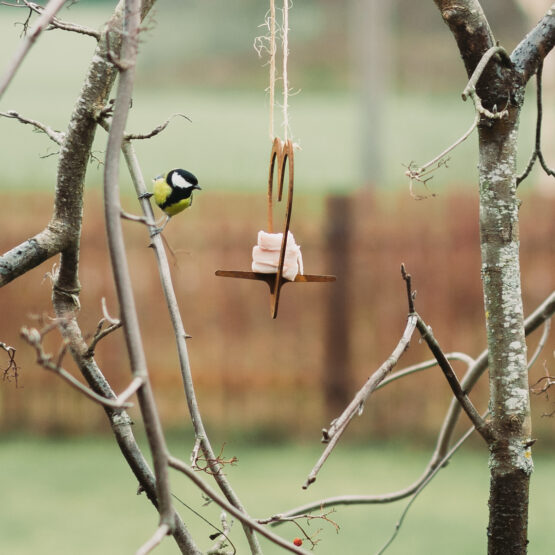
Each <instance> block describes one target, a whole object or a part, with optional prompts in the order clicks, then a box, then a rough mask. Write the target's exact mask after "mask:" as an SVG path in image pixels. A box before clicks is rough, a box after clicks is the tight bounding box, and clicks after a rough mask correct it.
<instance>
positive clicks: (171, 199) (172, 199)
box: [160, 187, 193, 210]
mask: <svg viewBox="0 0 555 555" xmlns="http://www.w3.org/2000/svg"><path fill="white" fill-rule="evenodd" d="M192 194H193V188H192V187H187V188H186V189H185V188H184V187H174V188H173V189H172V192H171V193H170V195H169V196H168V198H167V199H166V200H165V201H164V204H161V205H160V208H161V209H162V210H164V208H167V207H168V206H171V205H172V204H176V203H178V202H179V201H180V200H183V199H187V198H189V197H190V196H191V195H192ZM191 204H193V199H192V198H191Z"/></svg>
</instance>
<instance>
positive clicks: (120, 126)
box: [104, 0, 175, 530]
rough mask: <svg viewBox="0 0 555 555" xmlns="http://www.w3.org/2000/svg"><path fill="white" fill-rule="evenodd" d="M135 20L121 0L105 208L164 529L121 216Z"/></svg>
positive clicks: (156, 429) (160, 458) (162, 483)
mask: <svg viewBox="0 0 555 555" xmlns="http://www.w3.org/2000/svg"><path fill="white" fill-rule="evenodd" d="M139 24H140V1H139V0H126V2H125V17H124V26H123V29H124V33H123V38H122V46H121V57H122V59H123V60H124V61H125V66H124V69H123V70H121V72H120V77H119V82H118V92H117V97H116V101H115V103H114V116H113V118H112V124H111V126H110V132H109V135H108V144H107V147H106V161H105V166H104V208H105V215H106V229H107V233H108V247H109V252H110V260H111V263H112V269H113V272H114V282H115V286H116V292H117V297H118V301H119V306H120V313H121V320H122V322H123V330H124V336H125V341H126V345H127V352H128V355H129V360H130V364H131V371H132V373H133V376H134V377H135V378H140V379H141V380H142V387H141V388H140V389H139V390H138V391H137V396H138V399H139V406H140V409H141V414H142V416H143V420H144V422H145V429H146V433H147V438H148V442H149V446H150V451H151V453H152V457H153V462H154V474H155V476H156V491H157V497H158V511H159V513H160V526H167V527H168V529H169V530H172V529H173V525H174V521H175V509H174V508H173V505H172V499H171V490H170V484H169V474H168V455H167V454H168V449H167V446H166V442H165V438H164V433H163V431H162V425H161V423H160V417H159V414H158V411H157V408H156V403H155V400H154V395H153V393H152V388H151V386H150V381H149V377H148V370H147V365H146V357H145V353H144V349H143V343H142V339H141V332H140V329H139V321H138V317H137V311H136V308H135V299H134V297H133V287H132V283H131V277H130V274H129V267H128V264H127V257H126V253H125V243H124V240H123V231H122V228H121V220H120V213H121V206H120V201H119V188H118V177H119V175H118V174H119V158H120V150H121V145H122V141H123V137H124V132H125V124H126V122H127V115H128V113H129V107H130V103H131V97H132V92H133V82H134V78H135V61H136V57H137V47H138V32H139Z"/></svg>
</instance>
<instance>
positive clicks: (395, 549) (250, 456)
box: [0, 438, 555, 555]
mask: <svg viewBox="0 0 555 555" xmlns="http://www.w3.org/2000/svg"><path fill="white" fill-rule="evenodd" d="M190 447H191V444H190V442H189V441H183V442H182V443H181V442H176V441H175V440H174V441H172V442H171V448H172V451H173V452H174V453H175V454H177V455H179V456H181V457H183V458H188V454H189V449H190ZM319 453H320V447H319V446H318V445H317V444H316V443H315V445H313V446H310V447H308V446H305V445H278V446H261V447H254V446H252V445H251V446H248V445H243V444H237V445H233V444H232V445H228V446H227V447H226V454H227V455H228V456H232V455H235V456H237V457H238V458H239V462H238V464H237V465H236V466H234V467H229V468H228V470H227V475H228V477H229V479H230V480H231V482H232V483H233V485H234V487H235V488H236V490H237V491H238V492H239V494H240V496H241V498H242V501H243V503H244V504H245V506H246V507H247V508H248V510H249V512H250V513H251V514H252V515H253V516H256V517H266V516H269V515H271V514H275V513H277V512H281V511H285V510H287V509H290V508H292V507H294V506H297V505H298V504H301V503H305V502H307V501H309V500H316V499H320V498H322V497H324V496H328V495H337V494H341V493H379V492H386V491H391V490H395V489H399V488H402V487H404V486H406V485H408V484H409V483H410V482H411V481H412V480H414V479H415V478H417V477H418V475H419V474H420V472H421V469H422V468H423V466H424V464H425V462H426V458H427V455H426V453H425V452H424V451H415V450H412V449H409V448H407V447H394V446H391V445H375V446H369V447H363V446H348V445H347V446H341V447H340V448H339V449H338V450H337V452H336V453H334V454H333V455H332V457H331V458H330V460H329V461H328V463H327V464H326V466H325V467H324V469H323V471H322V473H321V476H320V477H319V478H318V480H317V481H316V482H315V483H314V484H313V485H312V486H311V488H310V489H309V490H308V491H303V490H302V489H301V487H300V486H301V484H302V483H303V481H304V479H305V477H306V475H307V473H308V471H309V470H310V468H311V465H312V464H313V463H314V461H315V460H316V458H317V456H318V455H319ZM0 468H1V469H2V474H1V476H2V477H1V478H0V491H1V492H2V502H1V504H0V552H2V553H10V555H24V554H31V553H42V554H50V553H57V554H60V553H64V554H65V553H79V554H81V555H87V554H95V555H96V554H98V553H104V554H122V553H133V552H134V551H135V549H136V548H137V547H138V546H139V545H140V544H141V543H142V542H143V541H145V539H146V538H147V537H148V536H149V534H150V533H151V532H152V531H153V530H154V529H155V527H156V524H157V515H156V513H155V511H154V510H153V508H152V507H151V505H150V503H149V502H148V501H147V500H146V498H145V497H144V496H137V495H136V483H135V480H134V479H133V477H132V476H131V474H130V472H129V471H128V469H127V467H126V464H125V463H124V461H123V460H122V458H121V457H120V455H119V453H118V449H117V447H116V445H115V443H112V442H111V441H110V440H109V439H108V438H100V439H98V438H95V439H67V440H46V439H31V438H19V439H17V438H10V439H6V438H4V439H3V440H2V442H1V443H0ZM172 482H173V489H174V491H175V493H176V494H177V495H178V496H179V497H180V498H182V499H183V500H185V501H186V502H187V503H188V504H189V505H191V506H192V507H193V508H194V509H195V510H196V511H198V512H200V513H201V514H202V515H203V516H204V517H205V518H206V519H208V520H210V521H211V522H214V523H218V521H219V514H220V510H219V509H218V508H217V507H216V506H215V505H210V506H207V507H204V506H203V499H202V498H201V496H200V495H199V494H198V492H196V491H195V490H194V488H193V487H191V485H190V483H189V482H188V481H187V480H186V479H185V478H183V477H181V476H179V475H176V474H174V475H172ZM554 486H555V455H554V454H549V455H545V454H543V455H538V456H537V457H536V472H535V474H534V478H533V482H532V492H531V498H532V503H531V509H530V542H531V543H530V553H531V554H544V553H545V554H547V553H553V550H554V548H555V540H554V539H553V534H552V514H553V507H552V505H551V506H550V504H552V491H553V487H554ZM487 496H488V470H487V456H486V455H485V453H483V452H477V451H468V450H467V451H466V452H462V453H460V454H459V455H457V456H456V458H455V459H454V460H453V462H452V463H451V464H450V465H449V466H448V467H447V468H446V469H444V470H443V471H442V472H441V473H440V474H439V475H438V476H437V477H436V479H435V480H434V481H433V482H432V483H431V484H430V486H429V487H428V488H427V490H425V491H424V492H423V493H422V494H421V495H420V496H419V498H418V499H417V501H416V502H415V504H414V505H413V507H412V509H411V511H410V512H409V514H408V517H407V519H406V521H405V524H404V525H403V527H402V529H401V531H400V533H399V536H398V538H397V540H396V541H395V542H394V544H393V545H392V546H391V547H390V549H389V550H388V553H391V554H408V553H410V554H413V555H418V554H430V553H434V554H435V553H442V554H443V553H449V554H452V555H459V554H460V555H462V554H475V553H483V552H485V542H486V525H487ZM405 503H406V501H402V502H398V503H395V504H392V505H384V506H366V507H338V508H337V510H336V512H335V513H333V514H332V515H330V517H331V518H332V519H333V520H334V521H335V522H337V524H338V525H339V526H340V531H339V533H336V532H335V530H334V529H333V527H332V526H331V525H329V524H327V523H325V522H320V521H314V522H312V523H311V525H310V526H308V527H307V530H309V531H310V532H311V533H313V532H316V531H317V530H318V529H319V528H322V530H321V532H320V533H319V534H318V536H317V537H318V538H320V539H321V541H320V543H319V544H318V546H317V548H316V550H315V552H316V553H320V554H326V555H327V554H329V555H334V554H337V553H344V554H353V553H365V554H366V553H368V554H372V553H375V552H376V550H377V549H378V548H379V547H380V546H381V545H383V543H384V542H385V541H386V540H387V538H388V537H389V536H390V534H391V533H392V532H393V529H394V526H395V523H396V521H397V519H398V517H399V515H400V513H401V511H402V510H403V508H404V506H405ZM178 510H179V511H180V513H181V514H182V516H183V519H184V520H185V522H186V524H187V526H188V527H189V528H190V530H191V531H192V532H193V534H194V537H195V539H196V541H197V542H198V545H199V547H200V548H201V549H203V550H206V549H208V547H209V546H210V545H211V541H210V540H209V539H208V535H209V534H211V533H213V529H212V528H210V527H209V526H208V525H207V524H206V523H205V522H203V521H202V520H201V519H199V518H198V517H197V516H195V515H194V514H192V513H191V512H190V511H189V510H188V509H187V508H184V507H182V506H181V507H178ZM277 531H278V532H279V533H280V534H281V535H283V536H284V537H285V538H291V539H293V538H294V537H295V536H297V535H298V530H297V529H296V527H295V526H294V525H292V524H285V525H283V526H281V527H280V528H277ZM232 540H233V541H234V543H235V544H236V545H237V548H238V553H240V554H244V553H247V552H248V551H247V548H246V545H245V542H244V541H243V539H242V533H241V530H240V527H239V526H238V525H235V526H234V527H233V532H232ZM263 544H264V552H265V553H270V554H271V553H278V552H282V551H280V550H279V549H277V548H275V547H273V546H270V545H268V544H267V543H266V542H265V541H264V542H263ZM156 552H157V553H161V554H163V553H176V552H177V548H176V547H175V544H174V543H173V542H172V540H171V539H169V538H168V539H166V540H165V541H164V542H163V545H162V546H161V547H160V548H159V549H158V550H157V551H156Z"/></svg>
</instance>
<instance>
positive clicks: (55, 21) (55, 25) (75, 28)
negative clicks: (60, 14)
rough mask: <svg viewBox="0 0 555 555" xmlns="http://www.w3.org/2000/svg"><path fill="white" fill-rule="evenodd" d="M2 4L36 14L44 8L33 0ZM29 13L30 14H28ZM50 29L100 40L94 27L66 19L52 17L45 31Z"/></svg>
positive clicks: (40, 12)
mask: <svg viewBox="0 0 555 555" xmlns="http://www.w3.org/2000/svg"><path fill="white" fill-rule="evenodd" d="M0 4H3V5H4V6H10V7H12V8H28V9H29V11H30V12H35V13H37V14H39V15H40V14H42V13H43V12H44V10H45V7H44V6H41V5H40V4H36V3H35V2H28V0H23V4H10V3H8V2H0ZM29 15H30V14H29ZM51 29H60V30H61V31H71V32H73V33H78V34H80V35H88V36H90V37H94V38H95V39H96V40H100V33H99V32H98V31H97V30H95V29H90V28H88V27H83V26H82V25H78V24H76V23H70V22H68V21H63V20H61V19H59V18H57V17H53V18H52V21H51V22H50V23H49V25H48V27H47V29H46V30H47V31H50V30H51Z"/></svg>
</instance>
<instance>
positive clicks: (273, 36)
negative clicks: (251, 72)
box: [270, 0, 276, 141]
mask: <svg viewBox="0 0 555 555" xmlns="http://www.w3.org/2000/svg"><path fill="white" fill-rule="evenodd" d="M275 91H276V3H275V0H270V140H272V141H273V140H274V105H275V102H276V100H275Z"/></svg>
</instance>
